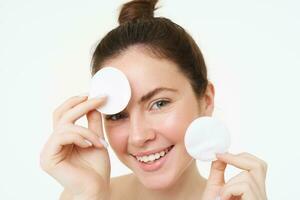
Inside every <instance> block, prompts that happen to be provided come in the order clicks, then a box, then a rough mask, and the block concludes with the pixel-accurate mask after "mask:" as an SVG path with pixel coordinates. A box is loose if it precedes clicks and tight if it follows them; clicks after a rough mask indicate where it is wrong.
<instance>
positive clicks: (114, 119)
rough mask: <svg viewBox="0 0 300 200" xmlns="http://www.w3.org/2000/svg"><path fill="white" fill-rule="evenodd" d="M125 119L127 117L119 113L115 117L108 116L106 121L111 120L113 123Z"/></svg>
mask: <svg viewBox="0 0 300 200" xmlns="http://www.w3.org/2000/svg"><path fill="white" fill-rule="evenodd" d="M124 117H126V116H125V115H124V114H122V113H117V114H114V115H106V116H105V119H106V120H111V121H117V120H119V119H122V118H124Z"/></svg>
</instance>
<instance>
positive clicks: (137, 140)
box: [128, 114, 156, 147]
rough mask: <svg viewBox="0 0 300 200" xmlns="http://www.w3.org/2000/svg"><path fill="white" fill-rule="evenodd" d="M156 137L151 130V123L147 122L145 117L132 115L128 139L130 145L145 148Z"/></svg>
mask: <svg viewBox="0 0 300 200" xmlns="http://www.w3.org/2000/svg"><path fill="white" fill-rule="evenodd" d="M155 136H156V134H155V131H154V130H153V129H152V128H151V123H150V122H147V120H145V117H143V116H141V115H132V114H131V116H130V130H129V138H128V143H129V144H131V145H133V146H137V147H143V146H144V145H145V144H146V143H148V142H149V141H152V140H154V139H155Z"/></svg>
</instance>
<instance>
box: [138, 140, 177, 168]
mask: <svg viewBox="0 0 300 200" xmlns="http://www.w3.org/2000/svg"><path fill="white" fill-rule="evenodd" d="M173 147H174V145H172V146H170V147H167V148H164V149H162V151H163V150H165V151H167V153H166V154H165V155H164V156H162V157H160V158H159V159H157V160H154V161H150V162H143V161H139V160H138V159H137V157H135V156H133V155H132V156H133V157H134V160H135V163H136V164H137V166H138V167H139V168H140V169H142V170H143V171H145V172H154V171H157V170H159V169H160V168H162V167H163V165H164V164H165V163H167V161H168V160H169V158H170V157H172V154H173V153H172V152H173V151H172V149H173ZM154 152H157V151H154ZM148 155H149V154H148Z"/></svg>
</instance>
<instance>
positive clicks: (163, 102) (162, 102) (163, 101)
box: [152, 100, 170, 109]
mask: <svg viewBox="0 0 300 200" xmlns="http://www.w3.org/2000/svg"><path fill="white" fill-rule="evenodd" d="M168 103H170V102H169V101H166V100H159V101H157V102H155V103H154V104H153V106H152V108H153V107H154V106H156V108H155V109H161V107H163V106H165V105H167V104H168Z"/></svg>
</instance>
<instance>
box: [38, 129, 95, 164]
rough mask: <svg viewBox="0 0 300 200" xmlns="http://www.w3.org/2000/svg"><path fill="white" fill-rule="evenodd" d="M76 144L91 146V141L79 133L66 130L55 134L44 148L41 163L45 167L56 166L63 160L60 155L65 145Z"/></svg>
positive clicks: (85, 146)
mask: <svg viewBox="0 0 300 200" xmlns="http://www.w3.org/2000/svg"><path fill="white" fill-rule="evenodd" d="M71 144H75V145H77V146H79V147H81V148H87V147H90V146H91V145H90V143H89V142H87V141H86V139H85V138H84V137H82V136H81V135H79V134H74V133H70V132H66V133H64V134H53V135H51V137H50V138H49V140H48V142H47V143H46V145H45V146H44V148H43V151H42V153H41V165H42V166H43V168H44V169H50V168H51V166H56V165H57V164H58V163H59V162H60V161H61V160H62V158H61V156H63V155H60V153H61V151H62V150H63V148H64V147H67V146H68V145H71ZM65 153H66V152H64V153H63V154H64V155H65Z"/></svg>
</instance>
